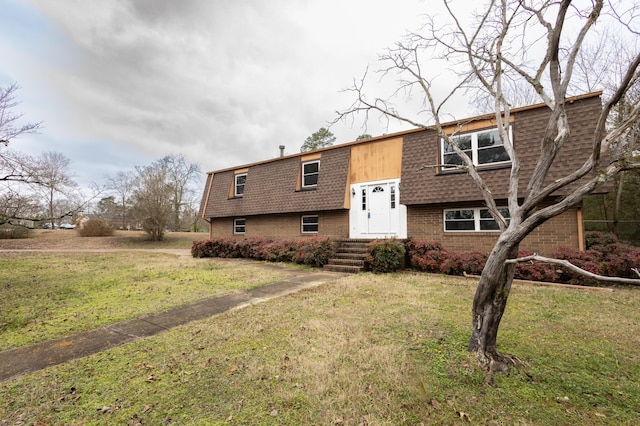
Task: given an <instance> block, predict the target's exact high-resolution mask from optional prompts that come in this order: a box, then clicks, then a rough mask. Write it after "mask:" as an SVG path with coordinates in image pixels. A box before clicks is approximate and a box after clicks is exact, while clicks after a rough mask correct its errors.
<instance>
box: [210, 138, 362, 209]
mask: <svg viewBox="0 0 640 426" xmlns="http://www.w3.org/2000/svg"><path fill="white" fill-rule="evenodd" d="M349 153H350V149H349V148H348V147H340V148H339V149H332V150H327V151H324V152H322V157H321V159H320V173H319V177H318V185H317V188H316V189H311V190H296V187H297V186H298V185H297V184H298V181H299V179H300V178H299V169H300V164H301V161H300V158H301V157H300V156H290V157H284V158H282V159H279V161H270V162H266V163H258V164H255V165H252V166H249V167H248V169H249V170H248V172H247V181H246V184H245V188H244V194H243V197H239V198H229V189H230V188H231V185H232V184H233V170H226V171H222V172H217V173H215V174H213V185H212V186H211V193H210V196H209V200H208V202H207V205H206V206H205V209H204V217H234V216H250V215H256V214H272V213H294V212H305V211H323V210H337V209H342V208H344V198H345V190H346V189H345V188H346V185H347V179H348V171H349Z"/></svg>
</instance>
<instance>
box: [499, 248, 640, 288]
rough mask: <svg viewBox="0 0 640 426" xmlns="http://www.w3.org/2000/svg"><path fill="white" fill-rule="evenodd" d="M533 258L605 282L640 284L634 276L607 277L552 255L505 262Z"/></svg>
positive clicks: (530, 257) (512, 261)
mask: <svg viewBox="0 0 640 426" xmlns="http://www.w3.org/2000/svg"><path fill="white" fill-rule="evenodd" d="M532 260H536V261H539V262H545V263H552V264H554V265H560V266H564V267H565V268H567V269H571V270H572V271H574V272H577V273H579V274H581V275H584V276H585V277H589V278H593V279H596V280H598V281H605V282H615V283H621V284H631V285H639V286H640V279H634V278H621V277H607V276H604V275H598V274H594V273H593V272H589V271H585V270H584V269H582V268H580V267H578V266H576V265H574V264H572V263H571V262H569V261H567V260H563V259H554V258H551V257H544V256H540V255H537V254H534V255H531V256H525V257H519V258H517V259H508V260H506V262H505V263H508V264H515V263H522V262H529V261H532Z"/></svg>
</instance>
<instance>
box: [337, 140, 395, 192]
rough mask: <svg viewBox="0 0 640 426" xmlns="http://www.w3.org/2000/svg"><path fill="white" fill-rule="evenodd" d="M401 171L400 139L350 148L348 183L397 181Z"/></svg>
mask: <svg viewBox="0 0 640 426" xmlns="http://www.w3.org/2000/svg"><path fill="white" fill-rule="evenodd" d="M401 171H402V138H394V139H388V140H382V141H375V142H371V143H366V144H362V145H354V146H353V147H351V162H350V173H349V177H350V183H352V184H353V183H359V182H371V181H376V180H385V179H398V178H400V174H401Z"/></svg>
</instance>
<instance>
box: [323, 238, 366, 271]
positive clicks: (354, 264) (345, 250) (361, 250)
mask: <svg viewBox="0 0 640 426" xmlns="http://www.w3.org/2000/svg"><path fill="white" fill-rule="evenodd" d="M371 241H373V240H342V241H338V243H339V244H340V245H339V247H338V250H337V251H336V254H335V255H334V256H333V257H332V258H331V259H329V263H327V264H326V265H324V267H323V269H324V270H325V271H331V272H345V273H349V274H357V273H358V272H362V271H363V270H364V259H365V257H366V256H367V244H369V243H370V242H371Z"/></svg>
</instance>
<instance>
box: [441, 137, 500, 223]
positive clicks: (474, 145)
mask: <svg viewBox="0 0 640 426" xmlns="http://www.w3.org/2000/svg"><path fill="white" fill-rule="evenodd" d="M497 130H498V128H497V127H490V128H486V129H481V130H476V131H473V132H465V133H457V134H454V135H449V136H453V138H454V139H455V138H456V137H462V136H471V148H470V149H469V150H463V151H471V161H472V162H473V164H474V165H475V166H476V167H482V168H484V167H494V166H502V165H507V164H511V158H509V159H508V160H503V161H494V162H492V163H482V164H479V163H478V158H479V155H478V153H479V151H482V150H483V149H486V148H478V135H479V134H481V133H487V132H492V131H497ZM509 140H511V141H513V133H512V131H511V126H509ZM512 143H513V142H512ZM496 146H498V145H496ZM499 146H502V147H503V149H504V144H503V143H502V141H500V145H499ZM446 147H447V142H446V141H445V139H444V138H440V169H441V170H442V171H450V170H456V169H457V167H456V165H455V164H454V165H447V164H445V161H444V158H445V154H447V155H448V154H451V155H457V153H456V152H455V151H454V152H450V153H447V152H445V151H446ZM505 152H506V149H505ZM507 155H509V154H508V153H507ZM458 210H460V209H458Z"/></svg>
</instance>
